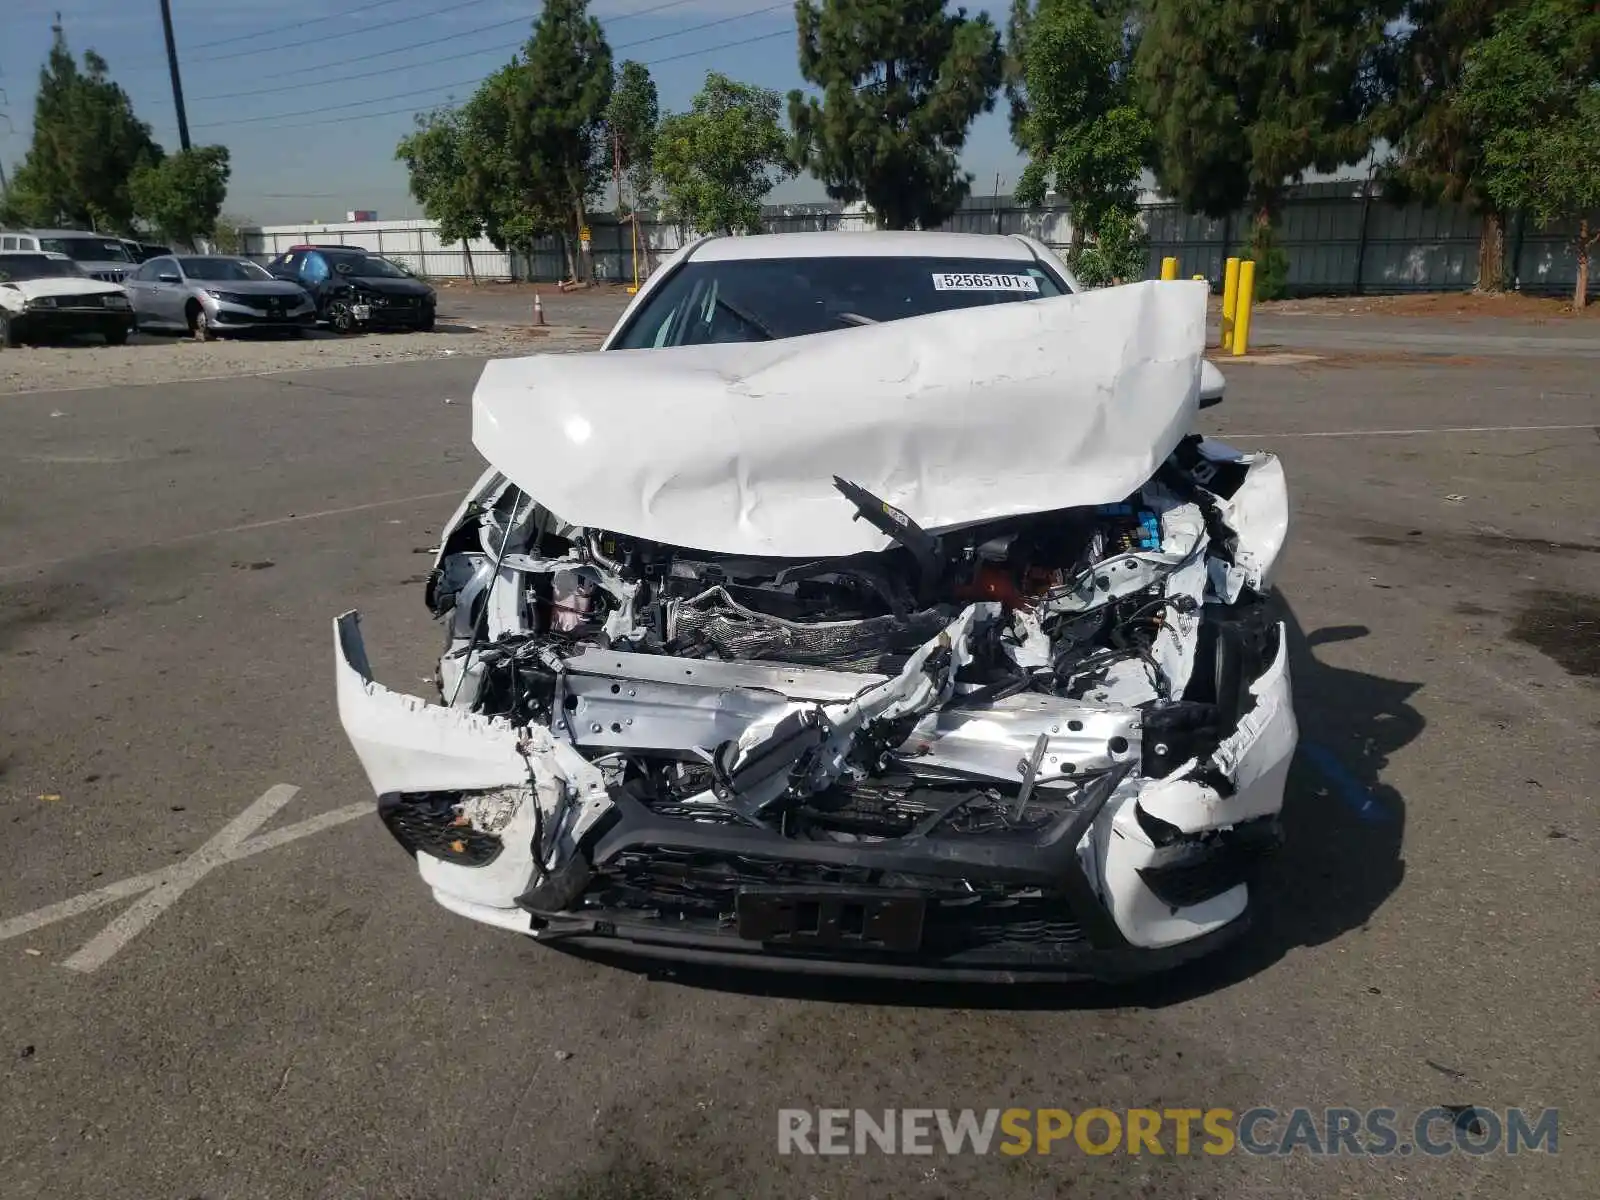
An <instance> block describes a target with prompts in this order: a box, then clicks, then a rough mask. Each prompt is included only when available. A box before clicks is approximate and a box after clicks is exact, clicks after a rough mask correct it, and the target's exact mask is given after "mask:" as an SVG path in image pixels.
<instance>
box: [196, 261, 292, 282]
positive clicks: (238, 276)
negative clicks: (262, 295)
mask: <svg viewBox="0 0 1600 1200" xmlns="http://www.w3.org/2000/svg"><path fill="white" fill-rule="evenodd" d="M178 261H179V262H180V263H182V264H183V273H184V274H185V275H187V276H188V277H189V278H190V279H206V280H225V281H227V282H229V283H251V282H255V281H258V280H262V279H268V280H270V279H271V278H272V275H271V273H270V272H268V271H266V270H264V269H263V268H261V267H259V266H257V265H256V264H255V263H253V262H251V261H250V260H249V259H247V258H183V259H179V260H178Z"/></svg>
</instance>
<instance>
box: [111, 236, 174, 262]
mask: <svg viewBox="0 0 1600 1200" xmlns="http://www.w3.org/2000/svg"><path fill="white" fill-rule="evenodd" d="M122 244H123V246H124V247H126V248H127V251H128V257H129V258H131V259H133V261H134V262H136V263H147V262H149V261H150V260H151V259H152V258H163V257H165V256H166V255H169V254H171V253H172V247H170V246H157V245H155V244H154V243H153V242H135V241H131V240H129V239H128V238H123V239H122Z"/></svg>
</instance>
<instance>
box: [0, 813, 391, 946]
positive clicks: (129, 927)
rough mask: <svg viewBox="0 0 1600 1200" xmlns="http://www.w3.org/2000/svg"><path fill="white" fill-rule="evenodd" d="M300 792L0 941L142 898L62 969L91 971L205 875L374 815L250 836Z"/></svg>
mask: <svg viewBox="0 0 1600 1200" xmlns="http://www.w3.org/2000/svg"><path fill="white" fill-rule="evenodd" d="M299 791H300V789H299V788H297V787H295V786H293V785H291V784H278V785H276V786H275V787H272V788H269V789H268V790H267V791H266V792H265V793H263V794H262V795H261V796H260V797H259V798H258V799H256V800H255V802H254V803H252V804H251V805H250V807H249V808H247V809H245V810H244V812H242V813H240V814H239V815H238V816H237V817H235V818H234V819H233V820H232V821H230V822H229V823H228V825H227V826H226V827H225V828H223V830H222V831H221V832H220V833H218V834H217V835H216V836H215V837H213V838H212V839H211V840H210V841H208V842H207V843H206V844H205V845H204V846H202V847H201V848H200V849H199V850H197V851H195V853H194V854H192V855H191V856H190V857H189V858H187V859H185V860H184V861H183V862H181V863H177V864H174V865H173V866H170V867H166V868H163V869H162V870H160V871H147V872H146V873H145V874H143V875H134V876H131V877H129V878H127V879H120V880H118V881H117V882H115V883H108V884H106V885H105V886H104V887H101V888H96V889H95V890H94V891H92V892H84V893H82V894H81V895H77V896H73V897H71V898H70V899H67V900H62V901H60V902H58V903H56V904H49V905H46V906H45V907H44V908H38V909H35V910H34V911H33V912H30V913H23V914H22V915H21V916H18V917H12V918H11V919H9V920H6V921H0V942H4V941H9V940H10V939H11V938H16V937H21V936H22V935H23V934H27V933H32V932H33V931H34V930H36V929H43V928H44V927H45V926H47V925H54V924H56V923H57V922H59V921H67V920H71V919H72V918H73V917H78V916H82V915H83V914H84V913H89V912H93V911H95V910H96V909H99V908H104V907H106V906H107V905H110V904H115V903H117V902H118V901H120V900H129V899H132V898H133V897H135V896H141V897H143V899H141V900H140V901H139V902H138V903H136V904H134V905H132V906H131V907H130V908H129V909H128V910H127V911H126V912H125V913H123V914H122V915H121V916H119V917H118V918H116V919H115V920H114V921H112V922H111V923H110V924H109V925H107V926H106V927H105V929H103V930H101V932H100V933H99V934H97V935H96V936H95V937H94V938H93V939H92V940H91V941H90V942H89V943H88V944H87V945H86V946H84V947H83V948H82V949H81V950H79V951H78V952H77V953H76V954H74V955H72V956H71V957H70V958H68V959H66V960H65V961H64V962H63V963H62V964H61V965H62V966H64V967H67V968H69V969H71V970H74V971H80V972H85V973H87V972H89V971H94V970H96V969H98V968H99V967H101V966H104V965H105V963H106V962H107V961H109V960H110V958H111V957H112V956H113V955H115V954H116V953H117V952H118V951H119V950H121V949H122V947H124V946H125V945H127V944H128V942H130V941H131V940H133V938H135V937H136V936H138V934H139V933H141V932H142V931H143V930H144V929H145V928H147V927H148V926H149V925H150V923H151V922H153V921H154V920H155V919H156V918H157V917H158V916H160V915H161V914H162V913H163V912H165V911H166V910H167V909H168V908H170V907H171V906H172V905H173V904H174V903H176V902H177V900H178V898H179V897H180V896H182V895H183V893H184V892H186V891H188V890H189V889H190V888H192V887H193V886H194V885H195V884H197V883H199V882H200V881H201V880H202V879H203V878H204V877H205V876H206V875H208V874H210V873H211V872H212V871H214V870H215V869H216V868H217V867H219V866H221V865H223V864H224V863H229V862H237V861H239V860H240V859H243V858H249V857H250V856H252V855H255V854H260V853H261V852H262V851H264V850H273V849H276V848H277V847H279V846H284V845H287V844H288V843H290V842H294V841H298V840H300V839H301V838H306V837H311V836H313V835H315V834H318V833H322V832H324V831H326V830H329V829H333V828H336V827H338V826H340V825H343V824H346V823H348V822H350V821H354V820H356V819H357V818H358V817H363V816H366V815H368V814H369V813H371V812H372V811H373V808H372V804H371V803H370V802H369V801H359V802H357V803H355V804H347V805H345V806H344V807H343V808H336V809H334V810H333V811H332V812H326V813H322V814H321V815H319V816H315V817H308V818H306V819H305V820H303V821H296V822H294V823H293V824H290V825H285V826H283V827H282V828H280V829H275V830H273V831H272V832H270V833H264V834H261V835H259V836H251V835H252V834H254V833H255V831H256V830H257V829H259V828H260V827H261V826H262V825H264V824H265V823H266V822H267V821H269V820H271V819H272V817H273V816H274V815H275V814H276V813H277V812H278V811H279V810H281V809H282V808H283V806H284V805H285V804H287V803H288V802H289V801H290V800H292V799H293V798H294V797H295V796H296V795H297V794H298V793H299Z"/></svg>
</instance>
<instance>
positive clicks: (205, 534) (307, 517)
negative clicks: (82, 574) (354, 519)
mask: <svg viewBox="0 0 1600 1200" xmlns="http://www.w3.org/2000/svg"><path fill="white" fill-rule="evenodd" d="M460 494H461V493H460V492H459V491H458V490H454V489H452V490H451V491H448V492H425V493H423V494H422V495H419V496H397V497H395V498H394V499H393V500H374V501H372V502H371V503H370V504H352V505H350V506H349V507H347V508H325V509H322V510H321V511H320V512H309V513H296V514H295V515H294V516H292V517H273V518H271V519H270V520H266V521H246V522H245V523H244V524H243V525H225V526H223V527H222V528H221V529H204V530H201V531H200V532H199V533H180V534H179V535H178V536H177V537H170V538H162V539H161V540H160V541H156V542H145V543H143V544H142V545H138V546H112V547H108V548H107V549H105V550H91V551H90V552H89V553H87V554H69V555H65V556H64V557H62V558H40V559H34V560H33V561H32V562H21V563H0V575H26V574H27V573H28V572H30V571H42V570H44V569H45V568H47V567H55V566H60V565H61V564H62V563H68V562H78V561H80V560H82V559H90V558H99V557H101V556H102V555H106V554H130V553H131V554H137V553H139V552H140V551H142V550H159V549H161V548H162V547H164V546H179V545H182V544H183V543H184V542H200V541H204V540H205V539H206V538H214V537H229V536H231V535H233V534H236V533H254V532H255V531H256V530H258V529H275V528H276V527H278V526H279V525H298V524H300V523H301V522H302V521H321V520H325V519H326V518H328V517H347V516H350V515H352V514H354V513H362V512H372V511H373V510H374V509H379V508H393V507H394V506H395V505H397V504H421V503H422V502H423V501H425V500H446V499H449V498H450V497H452V496H459V495H460Z"/></svg>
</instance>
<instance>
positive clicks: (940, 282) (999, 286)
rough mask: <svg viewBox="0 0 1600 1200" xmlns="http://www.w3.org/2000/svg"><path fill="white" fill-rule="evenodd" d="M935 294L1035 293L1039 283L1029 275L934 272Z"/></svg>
mask: <svg viewBox="0 0 1600 1200" xmlns="http://www.w3.org/2000/svg"><path fill="white" fill-rule="evenodd" d="M933 290H934V291H936V292H1037V291H1038V290H1039V281H1038V280H1037V279H1035V278H1034V277H1033V276H1031V275H982V274H979V275H963V274H957V273H954V272H946V271H936V272H934V276H933Z"/></svg>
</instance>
